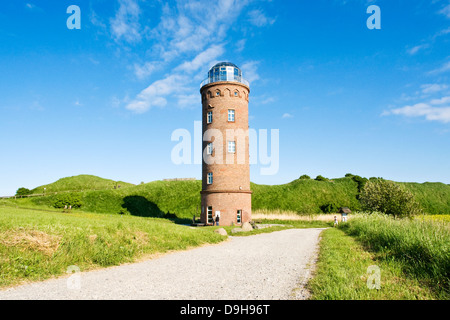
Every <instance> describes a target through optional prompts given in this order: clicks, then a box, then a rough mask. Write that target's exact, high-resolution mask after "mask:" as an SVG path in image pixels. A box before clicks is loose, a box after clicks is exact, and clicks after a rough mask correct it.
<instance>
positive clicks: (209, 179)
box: [207, 172, 213, 184]
mask: <svg viewBox="0 0 450 320" xmlns="http://www.w3.org/2000/svg"><path fill="white" fill-rule="evenodd" d="M207 177H208V180H207V183H208V184H212V183H213V174H212V172H208V176H207Z"/></svg>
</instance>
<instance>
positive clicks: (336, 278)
mask: <svg viewBox="0 0 450 320" xmlns="http://www.w3.org/2000/svg"><path fill="white" fill-rule="evenodd" d="M320 247H321V249H320V253H319V260H318V262H317V265H316V271H315V275H314V278H313V279H312V280H310V282H309V284H308V286H309V289H310V290H311V294H312V295H311V299H312V300H417V299H419V300H429V299H434V298H435V296H434V294H433V292H432V290H431V289H429V288H427V287H423V286H422V285H421V284H420V283H419V281H417V280H414V279H409V278H408V277H405V275H404V273H403V271H402V265H401V264H399V263H396V262H395V261H387V260H383V259H381V260H379V259H377V257H376V255H374V254H373V253H371V252H370V251H368V250H366V249H365V248H364V247H363V246H362V245H361V244H360V243H359V242H357V241H356V240H355V239H354V238H352V237H351V236H349V235H347V234H346V233H345V232H344V231H342V230H340V229H337V228H330V229H327V230H325V231H324V232H322V239H321V243H320ZM373 265H376V266H378V268H380V271H381V272H380V280H381V286H380V289H379V290H377V289H369V287H368V286H367V282H368V280H369V277H371V276H372V274H371V273H370V272H368V268H369V267H370V266H373ZM369 283H372V281H370V280H369Z"/></svg>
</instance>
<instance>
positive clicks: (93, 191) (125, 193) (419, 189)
mask: <svg viewBox="0 0 450 320" xmlns="http://www.w3.org/2000/svg"><path fill="white" fill-rule="evenodd" d="M118 184H120V185H121V188H120V189H114V186H117V185H118ZM402 184H403V185H404V186H405V187H406V188H407V189H409V190H410V191H411V192H412V193H413V194H415V196H416V198H417V200H418V201H419V202H420V203H421V205H422V206H423V208H424V209H425V212H426V213H428V214H449V213H450V185H446V184H443V183H422V184H419V183H402ZM44 187H45V188H47V189H46V192H47V193H50V192H61V191H68V190H71V191H77V192H69V193H65V194H64V196H66V197H69V199H70V197H71V196H73V197H77V198H78V199H79V200H80V201H81V203H82V209H83V210H85V211H89V212H97V213H115V214H119V213H122V214H131V215H135V216H145V217H162V216H166V217H167V215H168V214H175V215H176V216H177V217H178V218H186V219H192V216H193V215H194V214H195V215H196V216H197V217H198V215H199V212H200V191H201V181H154V182H150V183H146V184H141V185H133V184H130V183H125V182H116V181H113V180H107V179H103V178H99V177H95V176H88V175H81V176H75V177H68V178H63V179H60V180H58V181H56V182H55V183H52V184H48V185H46V186H41V187H38V188H35V189H33V192H34V193H42V192H43V188H44ZM97 189H102V190H97ZM251 189H252V190H253V197H252V208H253V210H254V211H262V212H270V211H290V212H296V213H298V214H316V213H322V212H324V210H330V209H331V210H332V211H331V212H335V211H333V210H335V209H336V208H339V207H341V206H347V207H349V208H350V209H352V210H353V211H358V210H360V204H359V201H358V200H357V195H358V183H357V182H356V181H355V180H354V179H352V178H351V177H345V178H337V179H333V180H329V181H316V180H313V179H297V180H294V181H292V182H290V183H287V184H283V185H273V186H272V185H259V184H254V183H252V184H251ZM61 196H62V195H61V194H58V195H49V196H45V197H33V198H28V199H17V200H10V201H15V202H16V204H17V205H21V206H27V207H30V206H32V207H34V206H44V207H52V206H54V203H55V201H56V200H58V198H59V197H61Z"/></svg>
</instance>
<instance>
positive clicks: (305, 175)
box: [299, 174, 311, 180]
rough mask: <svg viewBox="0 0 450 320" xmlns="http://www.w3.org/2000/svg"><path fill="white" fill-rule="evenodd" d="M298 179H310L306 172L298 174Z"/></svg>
mask: <svg viewBox="0 0 450 320" xmlns="http://www.w3.org/2000/svg"><path fill="white" fill-rule="evenodd" d="M299 179H300V180H309V179H311V177H310V176H308V175H307V174H304V175H302V176H300V178H299Z"/></svg>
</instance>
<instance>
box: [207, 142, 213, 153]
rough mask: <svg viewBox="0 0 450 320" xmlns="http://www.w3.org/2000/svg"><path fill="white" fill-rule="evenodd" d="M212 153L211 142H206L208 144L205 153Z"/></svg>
mask: <svg viewBox="0 0 450 320" xmlns="http://www.w3.org/2000/svg"><path fill="white" fill-rule="evenodd" d="M212 153H213V143H212V142H210V143H208V146H207V147H206V154H212Z"/></svg>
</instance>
